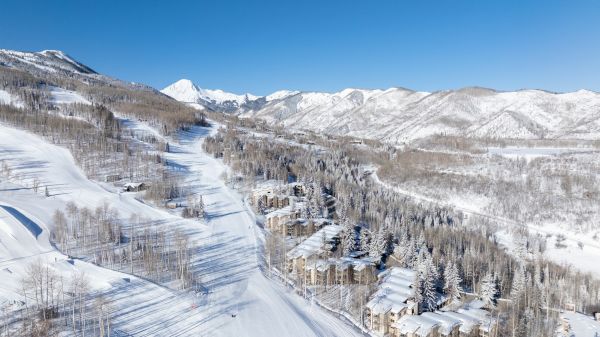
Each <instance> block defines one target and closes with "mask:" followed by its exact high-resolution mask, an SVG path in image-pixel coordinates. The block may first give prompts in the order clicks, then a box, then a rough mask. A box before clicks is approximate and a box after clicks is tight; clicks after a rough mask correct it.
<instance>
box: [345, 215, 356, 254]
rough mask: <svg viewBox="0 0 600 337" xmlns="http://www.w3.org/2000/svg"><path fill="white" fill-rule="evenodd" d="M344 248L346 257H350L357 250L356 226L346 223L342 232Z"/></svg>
mask: <svg viewBox="0 0 600 337" xmlns="http://www.w3.org/2000/svg"><path fill="white" fill-rule="evenodd" d="M342 247H343V248H344V255H348V254H350V253H351V252H353V251H355V250H356V231H355V230H354V226H352V225H350V224H348V223H346V224H345V225H344V229H343V231H342Z"/></svg>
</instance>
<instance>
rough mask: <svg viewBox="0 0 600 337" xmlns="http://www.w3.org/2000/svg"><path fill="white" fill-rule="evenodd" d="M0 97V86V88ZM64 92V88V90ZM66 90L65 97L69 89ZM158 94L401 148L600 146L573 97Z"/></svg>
mask: <svg viewBox="0 0 600 337" xmlns="http://www.w3.org/2000/svg"><path fill="white" fill-rule="evenodd" d="M0 67H8V68H13V69H20V70H25V71H28V72H30V73H33V74H35V73H36V72H43V73H49V74H52V75H53V76H55V77H57V78H61V77H66V78H79V79H80V80H82V81H83V82H85V83H88V84H93V83H94V82H95V81H96V82H97V81H100V82H102V83H107V82H108V83H114V84H115V85H119V86H127V87H134V88H136V89H138V90H139V89H141V90H149V91H154V92H156V93H157V94H158V95H160V93H158V91H156V90H155V89H153V88H151V87H148V86H145V85H143V84H138V83H130V82H123V81H119V80H115V79H112V78H110V77H107V76H104V75H101V74H98V73H96V72H95V71H94V70H93V69H92V68H90V67H88V66H87V65H84V64H82V63H80V62H78V61H76V60H75V59H73V58H72V57H70V56H68V55H67V54H65V53H63V52H61V51H56V50H45V51H42V52H36V53H32V52H19V51H12V50H2V49H0ZM0 89H1V83H0ZM66 89H69V88H66ZM69 90H71V89H69ZM161 91H162V93H164V94H166V95H168V96H170V97H172V98H174V99H176V100H178V101H181V102H185V103H187V104H190V105H193V106H195V107H196V108H199V109H210V110H214V111H219V112H224V113H230V114H236V115H239V116H241V117H245V118H260V119H263V120H265V121H267V122H268V123H271V124H274V125H275V124H277V125H283V126H285V127H287V128H290V129H294V130H311V131H315V132H318V133H324V134H333V135H349V136H354V137H360V138H369V139H377V140H381V141H384V142H387V143H390V144H401V143H404V142H411V141H414V140H417V139H421V138H424V137H428V136H431V135H436V134H444V135H457V136H465V137H491V138H500V139H506V138H515V139H540V138H563V139H592V140H594V139H600V94H598V93H595V92H592V91H588V90H579V91H576V92H570V93H551V92H547V91H542V90H520V91H513V92H500V91H495V90H492V89H485V88H477V87H473V88H463V89H459V90H446V91H437V92H433V93H429V92H419V91H412V90H408V89H403V88H390V89H387V90H377V89H376V90H364V89H344V90H342V91H340V92H337V93H324V92H300V91H288V90H282V91H277V92H275V93H273V94H271V95H267V96H256V95H252V94H243V95H237V94H232V93H228V92H225V91H222V90H209V89H201V88H200V87H198V86H196V85H194V84H193V83H192V82H191V81H189V80H180V81H177V82H175V83H174V84H172V85H170V86H168V87H167V88H165V89H163V90H161Z"/></svg>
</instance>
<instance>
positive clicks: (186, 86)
mask: <svg viewBox="0 0 600 337" xmlns="http://www.w3.org/2000/svg"><path fill="white" fill-rule="evenodd" d="M161 92H162V93H163V94H165V95H167V96H171V97H173V98H174V99H176V100H178V101H181V102H185V103H188V104H200V105H202V106H207V107H210V108H212V109H216V110H224V111H228V112H231V111H234V110H236V109H238V108H239V107H241V106H242V105H243V104H247V103H250V102H253V101H256V100H258V99H259V98H261V97H260V96H255V95H252V94H248V93H246V94H243V95H238V94H233V93H230V92H226V91H223V90H220V89H214V90H212V89H202V88H200V87H198V86H197V85H195V84H194V83H193V82H192V81H190V80H188V79H181V80H179V81H177V82H175V83H173V84H171V85H169V86H168V87H166V88H164V89H163V90H161Z"/></svg>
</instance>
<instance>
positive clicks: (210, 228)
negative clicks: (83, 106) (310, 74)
mask: <svg viewBox="0 0 600 337" xmlns="http://www.w3.org/2000/svg"><path fill="white" fill-rule="evenodd" d="M127 125H128V126H129V127H131V128H134V129H137V128H141V129H144V130H151V129H150V128H149V127H148V126H147V125H144V124H140V123H139V122H136V121H130V123H128V124H127ZM212 132H214V129H207V128H194V129H193V130H192V131H191V132H188V133H185V134H182V135H181V137H180V138H181V139H182V144H181V145H178V144H177V142H176V141H174V140H170V141H171V144H173V145H172V148H173V152H174V153H169V154H168V159H169V161H172V162H173V163H175V164H177V165H181V167H183V168H185V172H186V174H187V177H188V178H187V183H189V184H190V186H195V188H196V189H197V190H196V192H198V193H202V194H203V195H204V198H205V199H204V200H205V203H206V210H207V213H208V218H209V221H208V224H207V226H204V225H201V224H199V223H197V222H194V221H189V220H183V219H181V218H179V217H178V216H175V215H173V214H170V213H168V212H166V211H162V210H158V209H154V208H152V207H150V206H148V205H145V204H143V203H140V202H138V201H136V200H135V199H133V195H130V194H123V195H119V194H118V193H115V191H112V190H110V188H109V186H100V185H98V184H97V183H94V182H91V181H89V180H87V179H86V178H85V176H84V175H83V173H82V172H81V170H80V169H78V168H77V167H76V166H75V163H74V161H73V158H72V157H71V155H70V154H69V152H68V151H67V150H66V149H63V148H61V147H58V146H55V145H51V144H48V143H46V142H44V140H43V139H41V138H40V137H37V136H35V135H32V134H30V133H28V132H26V131H21V130H15V129H12V128H8V127H5V126H2V125H0V148H1V149H3V151H5V152H4V153H6V154H7V155H6V159H7V160H8V163H9V165H10V166H11V167H14V172H13V173H14V175H13V177H14V178H12V179H11V182H3V183H0V205H6V206H10V207H13V208H15V209H18V210H19V211H21V212H22V213H23V214H26V216H27V218H29V219H35V220H34V222H35V223H37V224H39V225H40V227H41V228H42V229H43V232H42V235H40V236H39V238H38V239H35V238H34V236H32V234H31V232H30V231H29V230H28V229H26V228H25V227H24V226H23V224H22V222H20V221H18V219H16V218H15V217H14V216H13V217H12V218H11V217H10V216H8V215H6V212H2V213H0V216H2V218H0V219H1V220H0V221H1V222H0V223H1V225H0V235H1V237H2V242H3V243H6V244H5V246H3V247H6V248H3V249H0V254H1V255H0V273H3V274H2V275H3V277H0V301H1V300H2V299H18V298H19V296H18V292H19V289H18V286H19V280H20V278H21V277H22V276H23V275H24V273H25V266H26V265H27V264H28V263H30V262H32V261H35V260H36V259H37V258H38V257H42V258H43V260H44V261H48V262H49V263H50V264H51V268H53V269H55V270H57V271H58V272H60V273H61V274H62V275H65V276H69V275H70V274H71V273H72V272H73V271H74V270H80V271H85V272H86V274H88V275H89V276H90V278H93V279H94V281H95V284H94V289H95V290H96V291H98V292H99V293H101V294H103V295H104V296H105V297H106V298H107V299H108V300H110V301H111V305H112V306H113V307H114V308H115V314H114V319H113V325H114V327H115V329H117V330H119V331H122V332H123V333H126V334H130V335H133V336H165V335H169V336H202V335H206V336H234V335H243V336H357V335H360V333H358V332H356V331H355V330H354V329H353V328H352V327H350V326H348V325H346V324H345V323H343V322H341V321H339V320H338V319H336V318H334V317H332V316H331V315H330V314H328V313H327V312H325V311H324V310H322V309H320V308H317V307H311V306H310V304H309V303H307V302H306V301H305V300H303V299H301V298H300V297H298V296H297V295H295V294H294V293H292V292H290V291H289V290H286V289H285V288H283V287H282V286H280V285H278V284H277V283H274V282H272V281H270V280H269V279H267V278H266V277H265V276H264V275H263V274H262V272H261V270H260V261H261V260H260V259H259V255H258V254H259V252H260V250H261V245H262V240H261V234H260V230H259V229H258V228H257V227H256V226H255V220H254V215H253V213H252V212H251V211H250V210H249V209H248V208H247V206H246V205H245V203H244V201H243V200H242V197H241V196H240V195H239V194H237V193H236V192H234V191H232V190H230V189H229V188H228V187H226V186H225V184H224V183H223V181H222V180H221V178H220V176H221V173H222V172H224V171H225V170H226V167H225V166H224V165H223V164H222V163H221V162H220V161H218V160H216V159H214V158H212V156H210V155H207V154H205V153H204V152H203V151H202V147H201V142H202V140H203V138H204V137H205V136H206V135H208V134H210V133H212ZM176 150H181V151H176ZM34 177H35V178H37V179H39V180H40V181H41V182H42V185H46V184H48V185H49V186H51V187H50V192H51V194H53V195H52V196H51V197H49V198H46V197H44V196H43V195H41V193H38V194H35V193H33V192H32V191H31V190H29V189H23V188H20V187H19V186H20V185H16V184H27V183H28V182H29V181H30V180H31V179H33V178H34ZM105 200H106V201H107V202H109V203H110V204H111V205H112V206H113V207H116V208H117V209H118V211H119V213H120V215H121V216H122V217H123V218H127V217H128V214H130V213H132V212H136V213H139V214H143V215H144V216H145V217H148V218H150V219H157V220H161V221H164V226H165V228H181V229H183V230H185V231H186V232H189V233H192V234H191V235H192V242H194V243H195V244H196V245H197V247H196V249H198V251H199V254H198V255H197V260H195V261H194V264H193V265H194V267H193V268H194V271H195V272H198V273H199V274H200V275H202V282H203V285H204V286H205V287H206V288H207V292H208V294H207V295H204V296H201V297H196V296H191V295H189V294H185V293H180V292H177V291H173V290H170V289H167V288H165V287H163V286H159V285H156V284H153V283H150V282H148V281H145V280H142V279H138V278H135V277H131V279H132V281H131V282H124V281H123V278H124V277H130V276H129V275H124V274H122V273H117V272H112V271H107V270H105V269H103V268H100V267H98V266H94V265H91V264H88V263H85V262H82V261H76V262H75V263H74V265H73V264H71V263H68V262H66V261H65V259H66V257H65V256H63V255H62V254H60V253H58V252H56V251H54V250H53V249H52V248H51V247H50V245H49V243H48V241H47V235H46V234H45V233H47V230H46V228H48V227H47V226H51V223H52V219H51V217H52V213H53V211H54V210H55V209H62V208H63V207H64V204H65V202H67V201H74V202H76V203H77V204H78V205H79V206H88V207H95V206H96V205H98V204H99V203H101V202H102V201H105ZM0 211H1V210H0ZM42 238H45V239H43V240H42ZM21 245H22V246H21ZM232 314H233V315H235V317H232Z"/></svg>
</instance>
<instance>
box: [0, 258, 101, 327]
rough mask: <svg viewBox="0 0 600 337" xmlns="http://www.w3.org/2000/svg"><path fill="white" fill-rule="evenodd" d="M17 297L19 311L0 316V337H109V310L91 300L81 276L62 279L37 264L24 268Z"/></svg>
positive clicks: (46, 267)
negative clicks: (68, 336)
mask: <svg viewBox="0 0 600 337" xmlns="http://www.w3.org/2000/svg"><path fill="white" fill-rule="evenodd" d="M20 295H21V296H22V298H23V302H22V307H21V308H20V309H17V308H13V309H16V310H12V311H11V312H10V315H8V316H3V329H2V330H1V331H0V336H7V337H8V336H39V337H42V336H55V335H57V334H58V333H59V332H61V331H71V333H72V334H73V336H82V337H84V336H86V335H87V336H101V337H104V336H107V337H108V336H110V321H111V310H112V309H111V308H110V306H109V305H108V304H107V303H105V302H102V301H101V299H96V300H95V301H94V300H92V298H93V296H92V295H91V293H90V286H89V281H88V278H87V277H86V275H85V274H83V273H74V274H73V275H71V276H70V277H68V278H65V277H63V276H61V275H59V274H58V273H57V272H55V271H54V269H52V268H51V267H50V266H49V265H48V264H47V263H45V262H42V261H41V260H37V261H35V262H33V263H31V264H30V265H28V266H27V270H26V274H25V276H24V277H23V279H22V280H21V292H20ZM19 303H20V302H19Z"/></svg>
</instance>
